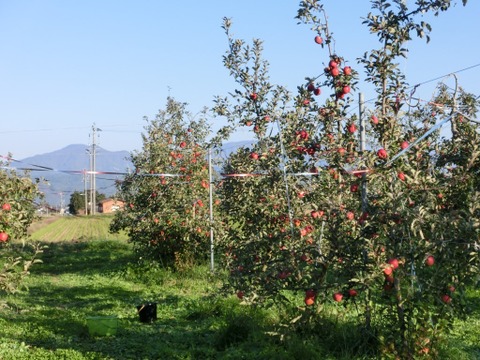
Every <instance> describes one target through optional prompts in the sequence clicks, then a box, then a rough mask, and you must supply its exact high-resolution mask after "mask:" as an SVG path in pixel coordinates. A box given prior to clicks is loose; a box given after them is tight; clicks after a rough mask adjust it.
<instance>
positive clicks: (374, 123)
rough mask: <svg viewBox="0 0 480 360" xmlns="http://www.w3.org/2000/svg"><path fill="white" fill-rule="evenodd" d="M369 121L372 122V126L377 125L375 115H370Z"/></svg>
mask: <svg viewBox="0 0 480 360" xmlns="http://www.w3.org/2000/svg"><path fill="white" fill-rule="evenodd" d="M371 120H372V124H373V125H377V124H378V118H377V117H376V116H375V115H372V117H371Z"/></svg>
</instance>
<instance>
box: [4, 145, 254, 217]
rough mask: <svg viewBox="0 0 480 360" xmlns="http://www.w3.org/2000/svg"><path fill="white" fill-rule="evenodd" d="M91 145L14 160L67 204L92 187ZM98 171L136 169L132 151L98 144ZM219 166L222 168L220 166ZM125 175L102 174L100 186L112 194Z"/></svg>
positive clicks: (56, 202)
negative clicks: (18, 160) (77, 194)
mask: <svg viewBox="0 0 480 360" xmlns="http://www.w3.org/2000/svg"><path fill="white" fill-rule="evenodd" d="M252 144H253V142H252V141H231V142H227V143H225V144H224V145H223V146H222V150H221V154H220V156H221V157H222V158H223V159H226V158H227V157H228V156H229V155H230V154H231V153H232V152H234V151H236V150H237V149H238V148H240V147H244V146H245V147H251V146H252ZM87 149H89V146H87V145H83V144H73V145H68V146H66V147H64V148H63V149H60V150H56V151H53V152H50V153H46V154H40V155H35V156H31V157H28V158H25V159H22V160H20V162H15V163H12V166H14V167H16V168H19V169H30V176H31V177H32V178H39V179H43V180H45V181H42V182H41V183H40V190H41V191H42V192H43V193H44V194H45V200H46V201H47V203H49V204H50V205H51V206H54V207H58V208H59V207H60V205H61V204H62V201H63V205H64V206H67V205H68V203H69V202H70V195H71V194H72V193H73V192H74V191H79V192H83V191H84V188H85V185H86V186H87V189H90V176H89V175H88V174H87V179H86V180H87V183H86V184H85V182H84V176H83V174H82V171H84V170H87V171H89V170H90V154H89V153H88V152H87ZM95 169H96V171H99V172H114V173H116V172H118V173H125V172H129V171H131V170H133V165H132V163H131V162H130V152H128V151H108V150H106V149H103V148H101V147H97V151H96V166H95ZM217 170H218V169H217ZM117 179H123V175H121V174H98V175H97V176H96V189H97V191H98V192H99V193H102V194H105V195H106V196H112V195H114V194H115V192H116V187H115V180H117Z"/></svg>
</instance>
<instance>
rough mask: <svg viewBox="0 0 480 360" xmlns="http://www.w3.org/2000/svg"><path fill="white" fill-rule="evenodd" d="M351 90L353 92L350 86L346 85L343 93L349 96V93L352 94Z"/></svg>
mask: <svg viewBox="0 0 480 360" xmlns="http://www.w3.org/2000/svg"><path fill="white" fill-rule="evenodd" d="M350 90H351V89H350V86H348V85H345V86H344V87H343V89H342V92H343V93H344V94H348V93H349V92H350Z"/></svg>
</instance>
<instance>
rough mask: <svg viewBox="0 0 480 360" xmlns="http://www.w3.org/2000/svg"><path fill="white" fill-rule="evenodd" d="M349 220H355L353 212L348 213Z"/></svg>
mask: <svg viewBox="0 0 480 360" xmlns="http://www.w3.org/2000/svg"><path fill="white" fill-rule="evenodd" d="M347 219H348V220H353V219H355V214H354V213H353V212H352V211H348V212H347Z"/></svg>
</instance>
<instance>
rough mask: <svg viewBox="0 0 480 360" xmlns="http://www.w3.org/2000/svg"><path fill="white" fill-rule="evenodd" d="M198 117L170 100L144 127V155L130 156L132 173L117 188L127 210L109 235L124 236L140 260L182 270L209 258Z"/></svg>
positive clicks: (203, 130)
mask: <svg viewBox="0 0 480 360" xmlns="http://www.w3.org/2000/svg"><path fill="white" fill-rule="evenodd" d="M199 116H200V118H199V119H195V118H194V117H192V116H191V115H190V114H189V113H188V112H187V111H186V104H183V103H179V102H177V101H175V100H174V99H172V98H168V99H167V104H166V108H165V110H161V111H160V112H159V113H158V115H157V116H156V118H155V119H154V120H152V121H149V123H148V125H147V126H146V134H143V150H142V151H139V152H135V153H133V154H132V158H131V160H132V163H133V165H134V166H135V173H133V174H131V175H129V176H126V177H125V179H124V181H123V182H122V183H121V184H120V187H119V190H120V193H119V196H120V198H122V199H123V200H124V201H125V203H126V206H125V209H124V210H123V211H120V212H117V214H116V216H115V219H114V221H113V223H112V226H111V229H112V231H118V230H121V229H124V230H126V231H127V232H128V235H129V238H130V240H131V241H132V242H133V243H134V245H135V248H136V250H137V251H138V254H139V257H140V258H142V259H147V260H154V261H161V262H163V263H164V264H165V265H175V266H176V267H177V268H178V267H180V268H181V267H185V266H189V265H191V263H192V262H195V261H196V260H197V259H201V258H205V257H206V254H207V253H208V243H209V241H208V240H209V236H210V228H209V224H210V220H209V210H208V209H209V188H210V181H209V175H208V163H207V150H206V148H207V147H206V136H207V135H208V133H209V129H208V126H207V124H206V121H205V118H204V114H200V115H199ZM146 120H147V121H148V119H146Z"/></svg>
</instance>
